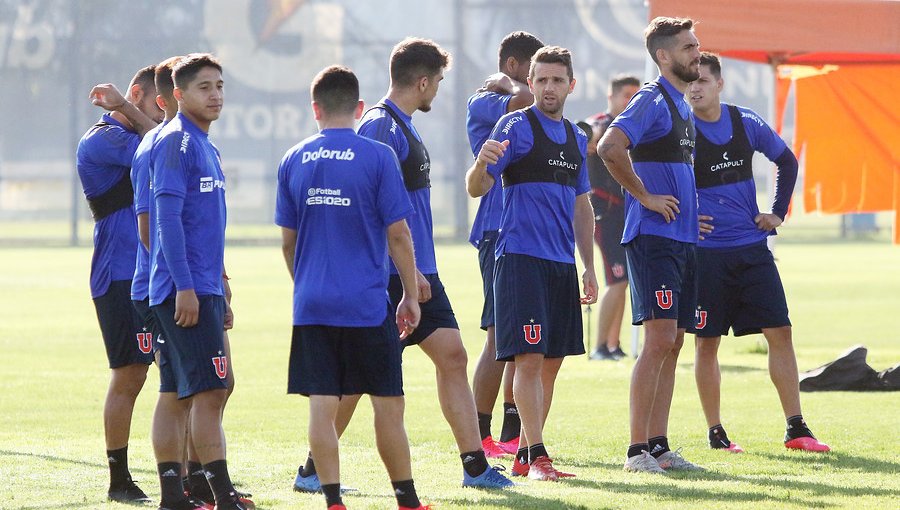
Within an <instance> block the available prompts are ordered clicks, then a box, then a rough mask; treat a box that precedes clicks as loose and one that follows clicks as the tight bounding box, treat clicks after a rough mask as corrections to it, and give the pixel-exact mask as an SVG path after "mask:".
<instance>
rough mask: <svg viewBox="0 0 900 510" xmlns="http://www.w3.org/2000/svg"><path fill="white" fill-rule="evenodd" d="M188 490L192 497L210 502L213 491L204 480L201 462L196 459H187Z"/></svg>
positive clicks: (204, 472) (204, 475)
mask: <svg viewBox="0 0 900 510" xmlns="http://www.w3.org/2000/svg"><path fill="white" fill-rule="evenodd" d="M187 486H188V490H189V491H190V492H191V497H192V498H194V499H202V500H203V501H206V502H207V503H212V501H213V499H214V498H213V493H212V489H211V488H210V487H209V482H207V481H206V471H203V464H200V463H199V462H197V461H193V460H189V461H188V484H187Z"/></svg>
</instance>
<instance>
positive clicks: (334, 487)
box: [322, 483, 344, 506]
mask: <svg viewBox="0 0 900 510" xmlns="http://www.w3.org/2000/svg"><path fill="white" fill-rule="evenodd" d="M322 494H324V495H325V504H326V505H328V506H331V505H343V504H344V501H343V500H341V484H339V483H329V484H325V485H322Z"/></svg>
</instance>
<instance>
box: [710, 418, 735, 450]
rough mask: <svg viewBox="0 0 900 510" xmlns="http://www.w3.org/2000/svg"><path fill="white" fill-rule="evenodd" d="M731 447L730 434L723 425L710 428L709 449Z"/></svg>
mask: <svg viewBox="0 0 900 510" xmlns="http://www.w3.org/2000/svg"><path fill="white" fill-rule="evenodd" d="M729 446H731V440H730V439H728V433H727V432H725V427H723V426H722V424H721V423H719V424H717V425H713V426H712V427H710V428H709V447H710V448H712V449H715V450H718V449H722V448H728V447H729Z"/></svg>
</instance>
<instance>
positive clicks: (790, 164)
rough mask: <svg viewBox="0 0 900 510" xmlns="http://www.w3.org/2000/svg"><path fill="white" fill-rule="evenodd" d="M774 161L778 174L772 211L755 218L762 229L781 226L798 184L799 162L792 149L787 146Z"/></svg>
mask: <svg viewBox="0 0 900 510" xmlns="http://www.w3.org/2000/svg"><path fill="white" fill-rule="evenodd" d="M774 163H775V164H776V165H777V166H778V174H777V176H776V177H775V202H774V203H773V204H772V212H771V213H760V214H758V215H757V216H756V218H754V219H753V221H755V222H756V226H757V228H759V229H760V230H773V229H775V228H777V227H780V226H781V224H782V223H783V222H784V217H785V216H787V211H788V206H790V204H791V196H792V195H793V194H794V185H796V184H797V173H798V168H799V164H798V163H797V158H796V156H794V153H793V152H791V149H789V148H785V149H784V152H782V153H781V155H780V156H778V157H777V158H775V160H774Z"/></svg>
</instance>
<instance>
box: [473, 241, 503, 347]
mask: <svg viewBox="0 0 900 510" xmlns="http://www.w3.org/2000/svg"><path fill="white" fill-rule="evenodd" d="M497 235H498V232H497V231H496V230H488V231H486V232H485V233H484V236H483V237H482V238H481V241H479V242H478V268H479V269H481V288H482V290H483V291H484V306H483V307H482V308H481V329H484V330H486V329H487V328H490V327H493V326H494V258H495V257H496V255H495V254H494V250H495V248H496V247H497Z"/></svg>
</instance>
